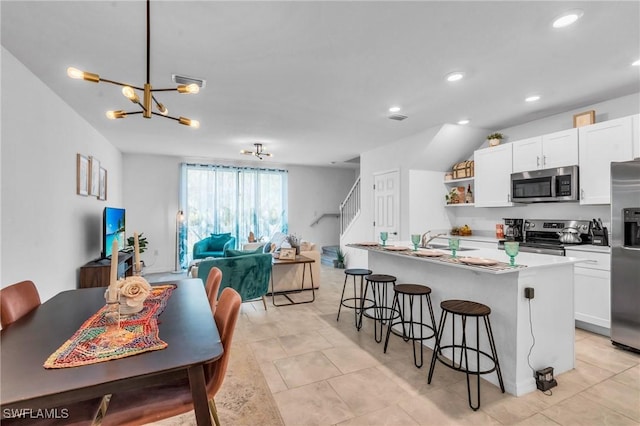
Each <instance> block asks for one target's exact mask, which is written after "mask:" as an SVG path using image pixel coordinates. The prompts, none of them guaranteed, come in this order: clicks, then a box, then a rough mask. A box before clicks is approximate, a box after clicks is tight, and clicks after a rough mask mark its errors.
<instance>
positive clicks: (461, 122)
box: [458, 118, 469, 126]
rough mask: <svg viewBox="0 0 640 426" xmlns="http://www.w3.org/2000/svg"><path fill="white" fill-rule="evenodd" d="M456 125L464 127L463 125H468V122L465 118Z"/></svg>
mask: <svg viewBox="0 0 640 426" xmlns="http://www.w3.org/2000/svg"><path fill="white" fill-rule="evenodd" d="M458 124H460V125H461V126H464V125H465V124H469V120H467V119H466V118H465V119H464V120H460V121H458Z"/></svg>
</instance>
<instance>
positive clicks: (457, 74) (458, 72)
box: [447, 71, 464, 82]
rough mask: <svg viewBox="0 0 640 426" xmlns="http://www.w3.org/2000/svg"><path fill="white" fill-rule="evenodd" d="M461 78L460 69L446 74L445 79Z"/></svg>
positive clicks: (462, 75) (462, 76)
mask: <svg viewBox="0 0 640 426" xmlns="http://www.w3.org/2000/svg"><path fill="white" fill-rule="evenodd" d="M463 78H464V73H463V72H461V71H455V72H452V73H449V74H447V81H450V82H453V81H458V80H462V79H463Z"/></svg>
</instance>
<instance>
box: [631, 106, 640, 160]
mask: <svg viewBox="0 0 640 426" xmlns="http://www.w3.org/2000/svg"><path fill="white" fill-rule="evenodd" d="M631 120H632V122H633V158H640V114H636V115H633V116H631Z"/></svg>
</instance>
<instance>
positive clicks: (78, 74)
mask: <svg viewBox="0 0 640 426" xmlns="http://www.w3.org/2000/svg"><path fill="white" fill-rule="evenodd" d="M67 75H68V76H69V77H71V78H75V79H77V80H80V79H82V80H86V81H91V82H93V83H98V82H99V81H100V76H99V75H98V74H93V73H90V72H85V71H81V70H79V69H78V68H74V67H69V68H67Z"/></svg>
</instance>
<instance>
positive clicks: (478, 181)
mask: <svg viewBox="0 0 640 426" xmlns="http://www.w3.org/2000/svg"><path fill="white" fill-rule="evenodd" d="M512 146H513V144H512V143H507V144H504V145H498V146H494V147H490V148H485V149H479V150H477V151H476V152H475V153H474V154H473V159H474V161H475V192H476V194H475V206H476V207H508V206H512V205H513V203H512V202H511V188H510V187H511V173H512V152H513V149H512Z"/></svg>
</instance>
